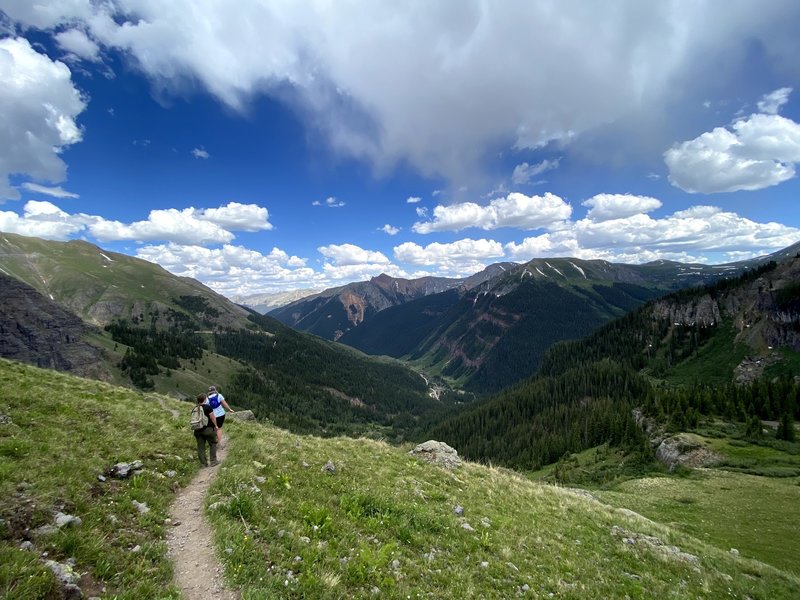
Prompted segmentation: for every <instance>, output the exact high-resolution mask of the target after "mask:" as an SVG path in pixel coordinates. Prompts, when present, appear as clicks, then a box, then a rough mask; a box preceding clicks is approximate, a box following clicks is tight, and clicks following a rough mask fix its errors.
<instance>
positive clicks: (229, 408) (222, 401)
mask: <svg viewBox="0 0 800 600" xmlns="http://www.w3.org/2000/svg"><path fill="white" fill-rule="evenodd" d="M220 404H222V406H223V407H224V408H225V410H227V411H228V412H236V411H235V410H233V409H232V408H231V407H230V406H228V403H227V402H225V398H223V399H222V400H221V401H220Z"/></svg>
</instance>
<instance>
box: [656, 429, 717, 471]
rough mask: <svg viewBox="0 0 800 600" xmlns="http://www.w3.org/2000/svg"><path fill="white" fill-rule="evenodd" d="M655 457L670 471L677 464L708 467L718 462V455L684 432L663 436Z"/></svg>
mask: <svg viewBox="0 0 800 600" xmlns="http://www.w3.org/2000/svg"><path fill="white" fill-rule="evenodd" d="M656 458H657V459H658V460H660V461H661V462H662V463H664V464H665V465H666V466H667V468H668V469H669V470H670V471H672V470H674V469H675V467H676V466H677V465H683V466H685V467H708V466H711V465H714V464H716V463H718V462H719V456H718V455H717V454H715V453H714V452H712V451H711V450H709V449H708V448H706V447H705V446H703V445H702V444H701V443H700V442H698V441H696V440H695V439H694V438H692V437H691V436H689V435H687V434H685V433H679V434H678V435H673V436H671V437H668V438H665V439H664V440H662V442H661V444H659V446H658V449H657V450H656Z"/></svg>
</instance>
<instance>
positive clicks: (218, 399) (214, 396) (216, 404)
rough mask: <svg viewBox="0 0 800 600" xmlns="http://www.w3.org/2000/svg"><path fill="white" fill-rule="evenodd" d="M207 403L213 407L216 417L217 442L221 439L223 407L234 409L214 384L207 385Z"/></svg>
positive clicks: (223, 421)
mask: <svg viewBox="0 0 800 600" xmlns="http://www.w3.org/2000/svg"><path fill="white" fill-rule="evenodd" d="M208 405H209V406H210V407H211V408H213V409H214V416H215V417H216V418H217V428H218V429H217V442H221V441H222V425H223V423H225V409H227V410H229V411H231V412H236V411H234V410H233V409H232V408H231V407H230V406H228V403H227V402H225V396H223V395H222V394H220V393H219V392H218V391H217V388H216V386H213V385H212V386H209V388H208Z"/></svg>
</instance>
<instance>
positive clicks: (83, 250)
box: [0, 233, 247, 328]
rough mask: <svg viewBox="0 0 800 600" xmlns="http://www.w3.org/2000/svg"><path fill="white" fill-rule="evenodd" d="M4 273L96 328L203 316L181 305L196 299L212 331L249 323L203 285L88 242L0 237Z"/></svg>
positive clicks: (243, 313)
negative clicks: (117, 322)
mask: <svg viewBox="0 0 800 600" xmlns="http://www.w3.org/2000/svg"><path fill="white" fill-rule="evenodd" d="M0 268H2V270H3V271H5V272H6V273H7V274H9V275H11V276H12V277H15V278H17V279H19V280H21V281H24V282H25V283H27V284H28V285H30V286H31V287H33V288H35V289H36V290H38V291H39V292H40V293H41V294H42V295H44V296H45V297H48V298H50V299H51V300H54V301H55V302H58V303H59V304H61V305H62V306H64V307H65V308H67V309H69V310H70V311H72V312H74V313H75V314H77V315H78V316H79V317H81V318H82V319H83V320H85V321H87V322H89V323H92V324H94V325H99V326H105V325H107V324H108V323H110V322H111V321H113V320H114V319H128V320H134V321H142V322H144V323H146V324H148V325H149V324H150V322H151V320H152V319H153V318H155V319H156V320H160V321H164V320H165V319H166V318H167V315H168V314H169V310H170V309H173V310H177V311H178V312H180V313H184V314H187V315H190V316H193V317H197V316H201V317H202V316H203V315H197V314H195V311H193V310H192V308H193V307H192V306H181V305H180V302H179V301H176V299H180V298H182V297H194V296H201V297H203V298H204V299H205V301H206V305H207V311H210V312H208V313H207V314H206V315H205V316H206V317H208V318H207V319H205V320H206V321H207V325H206V327H207V328H211V327H216V326H224V327H241V326H243V325H244V324H245V322H246V317H247V312H246V311H245V310H244V309H242V308H241V307H239V306H237V305H235V304H233V303H232V302H230V301H229V300H228V299H226V298H224V297H223V296H220V295H219V294H217V293H215V292H214V291H212V290H211V289H209V288H208V287H206V286H204V285H203V284H201V283H200V282H199V281H196V280H194V279H190V278H187V277H176V276H175V275H172V274H171V273H169V272H167V271H166V270H164V269H163V268H161V267H160V266H158V265H156V264H154V263H150V262H147V261H145V260H141V259H139V258H134V257H132V256H128V255H125V254H119V253H116V252H110V251H107V250H102V249H101V248H98V247H97V246H95V245H93V244H89V243H88V242H83V241H78V240H73V241H70V242H53V241H49V240H42V239H39V238H33V237H25V236H21V235H16V234H12V233H0ZM202 320H203V319H202V318H201V321H202Z"/></svg>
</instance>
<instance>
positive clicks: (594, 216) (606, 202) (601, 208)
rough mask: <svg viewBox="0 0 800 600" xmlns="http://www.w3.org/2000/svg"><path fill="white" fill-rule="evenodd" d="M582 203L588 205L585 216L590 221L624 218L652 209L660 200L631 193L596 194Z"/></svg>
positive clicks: (655, 207) (657, 205)
mask: <svg viewBox="0 0 800 600" xmlns="http://www.w3.org/2000/svg"><path fill="white" fill-rule="evenodd" d="M582 204H583V206H588V207H589V212H588V213H587V214H586V218H587V219H589V220H591V221H610V220H612V219H624V218H626V217H630V216H632V215H635V214H639V213H648V212H651V211H654V210H656V209H659V208H661V205H662V203H661V200H657V199H656V198H650V197H649V196H634V195H631V194H597V195H595V196H592V197H591V198H589V199H588V200H585V201H584V202H583V203H582Z"/></svg>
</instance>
